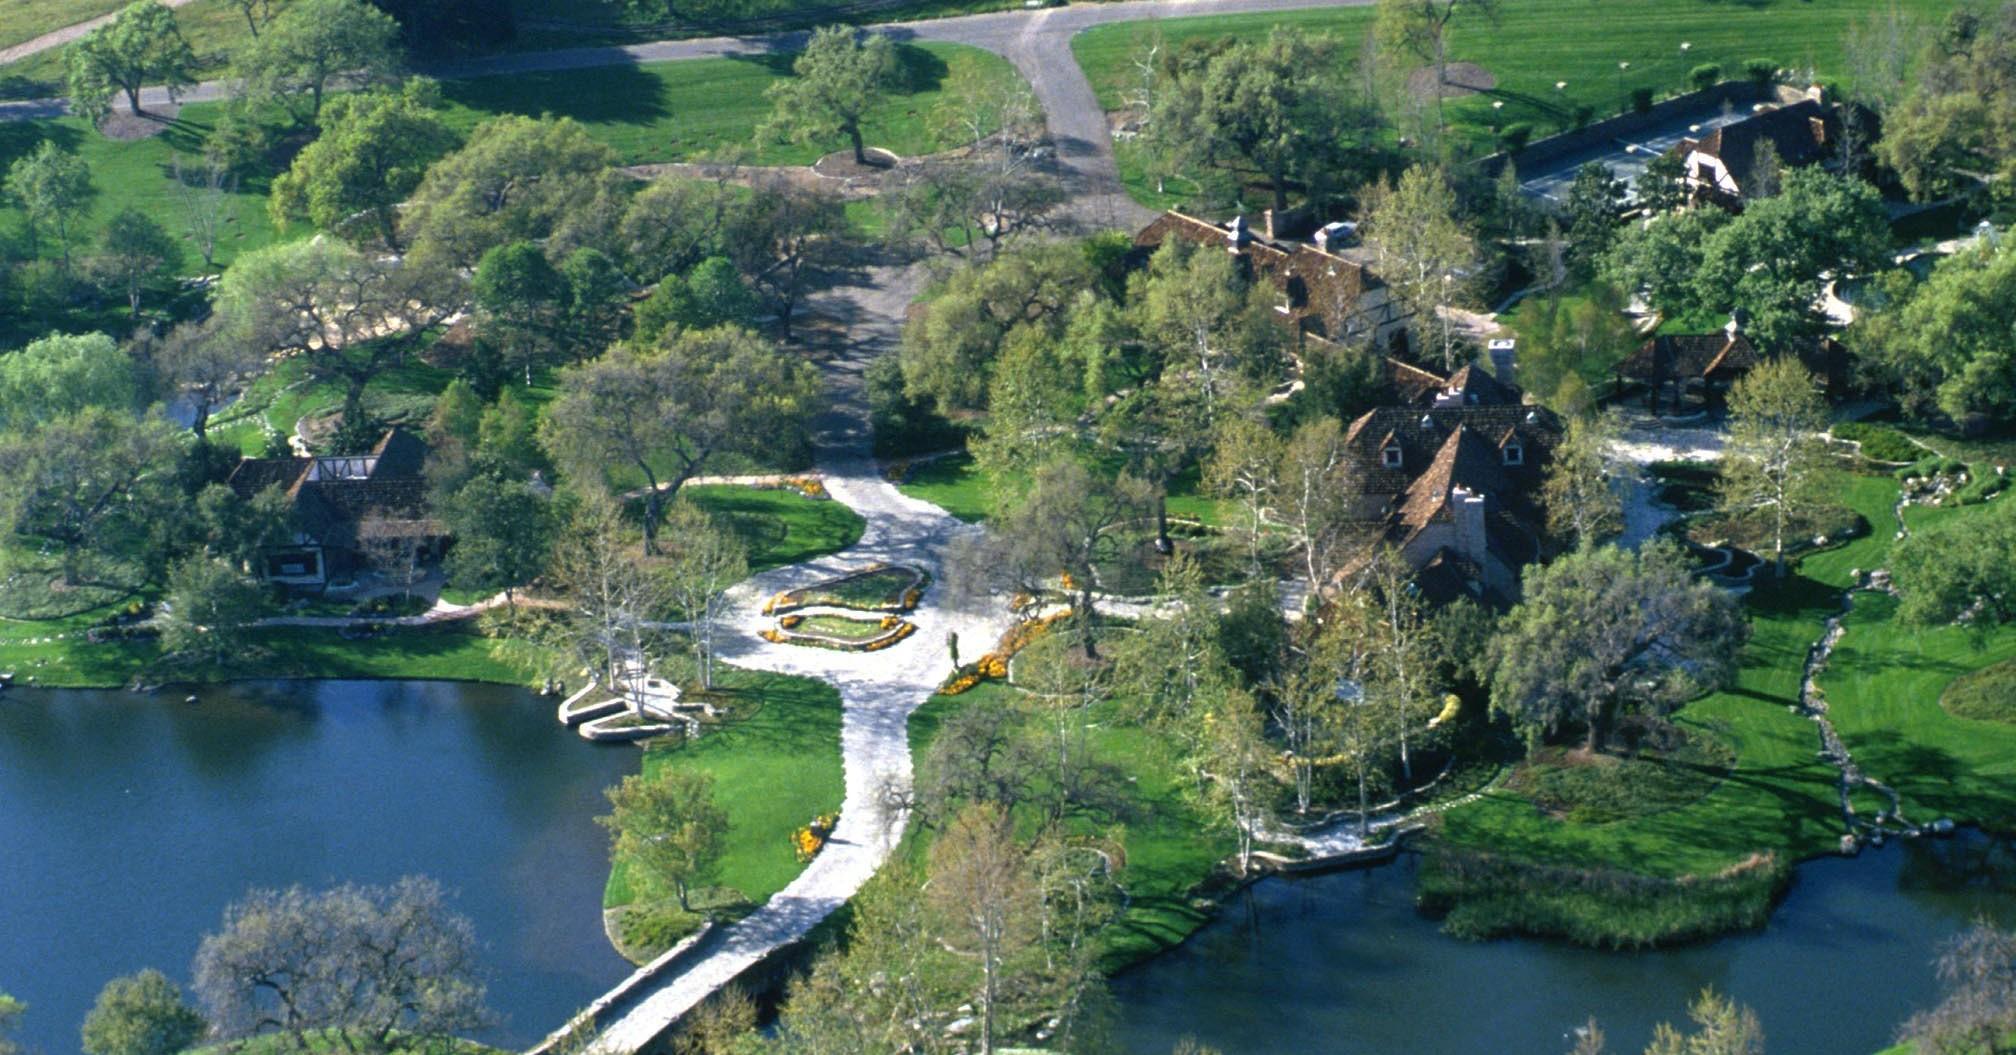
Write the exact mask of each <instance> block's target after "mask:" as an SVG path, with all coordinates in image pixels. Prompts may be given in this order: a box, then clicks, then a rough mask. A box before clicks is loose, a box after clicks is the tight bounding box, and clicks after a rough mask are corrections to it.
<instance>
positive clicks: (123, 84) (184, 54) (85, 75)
mask: <svg viewBox="0 0 2016 1055" xmlns="http://www.w3.org/2000/svg"><path fill="white" fill-rule="evenodd" d="M63 57H64V62H65V66H66V70H67V72H68V75H69V90H70V105H72V106H74V107H76V108H77V110H78V111H79V112H80V113H84V114H87V115H89V116H90V117H91V118H93V119H94V120H96V119H101V118H103V117H104V116H105V114H106V113H107V112H108V111H109V110H110V109H111V103H112V98H113V96H115V95H117V94H119V93H121V92H124V93H125V95H126V105H127V106H128V108H130V109H131V110H132V111H133V114H134V116H136V117H137V116H139V115H140V89H141V88H142V87H143V86H145V85H147V84H159V85H163V86H165V87H166V88H167V89H168V97H169V99H171V100H172V99H175V98H176V97H177V96H179V95H180V94H181V91H182V89H184V88H187V87H189V86H191V85H193V84H195V83H196V68H197V64H196V52H195V51H194V49H192V48H190V47H189V42H188V41H187V40H185V39H183V37H182V30H181V28H180V27H178V26H177V25H176V23H175V12H174V11H172V10H170V9H169V7H168V5H166V4H163V3H161V2H160V0H139V2H138V3H135V4H132V5H129V6H128V7H126V8H125V9H123V10H121V11H120V12H119V14H118V15H117V16H115V17H114V18H113V19H112V21H110V22H107V23H105V24H104V25H102V26H99V27H97V28H96V29H93V30H91V31H90V32H89V33H86V34H84V36H83V37H81V38H79V39H78V40H77V41H76V42H75V43H73V44H71V45H70V46H69V47H67V48H65V49H63Z"/></svg>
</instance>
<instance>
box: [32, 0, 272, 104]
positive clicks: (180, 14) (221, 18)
mask: <svg viewBox="0 0 2016 1055" xmlns="http://www.w3.org/2000/svg"><path fill="white" fill-rule="evenodd" d="M129 2H130V0H25V4H24V3H23V2H22V0H10V2H9V3H6V4H0V26H4V24H5V22H4V20H7V19H10V18H11V19H14V20H15V24H17V25H19V26H20V30H19V32H20V33H21V36H20V37H19V38H18V39H7V33H6V32H5V31H4V28H0V46H5V45H7V44H15V43H19V42H20V41H21V40H27V39H29V38H31V37H36V36H40V35H41V34H43V33H46V32H48V31H49V30H52V29H60V28H62V27H64V26H68V25H74V24H76V23H78V22H82V21H84V20H85V19H87V18H92V17H95V16H97V15H103V14H109V13H111V12H114V11H117V10H119V9H121V8H123V7H125V6H126V5H127V3H129ZM24 6H25V10H23V11H21V13H20V15H18V16H17V15H15V14H14V12H15V11H16V10H17V9H20V8H23V7H24ZM175 24H176V26H177V27H179V28H180V29H181V30H182V36H183V37H184V38H186V39H187V40H188V41H189V46H190V47H191V48H193V49H195V52H196V61H197V63H198V65H199V67H200V69H201V73H200V74H199V76H201V77H204V78H208V77H214V76H219V75H221V74H222V73H223V72H224V69H225V67H226V66H227V65H228V63H229V61H230V56H231V53H232V51H233V50H234V49H236V48H238V47H240V46H242V45H243V44H244V43H245V42H246V40H247V36H246V29H245V16H244V15H242V14H240V13H239V12H238V11H237V10H236V9H234V8H233V7H232V5H230V4H229V3H226V2H225V0H196V2H195V3H193V4H190V5H188V6H186V7H181V8H177V9H176V11H175ZM63 52H64V49H63V48H52V49H51V50H49V51H45V52H42V53H41V54H39V55H32V56H30V57H28V58H26V59H23V60H21V61H20V62H15V63H10V64H8V65H6V66H4V67H0V97H7V98H38V97H42V96H47V95H52V94H57V93H60V92H61V91H62V90H63Z"/></svg>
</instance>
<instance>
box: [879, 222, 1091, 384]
mask: <svg viewBox="0 0 2016 1055" xmlns="http://www.w3.org/2000/svg"><path fill="white" fill-rule="evenodd" d="M1093 278H1094V273H1093V270H1092V267H1091V265H1090V263H1089V261H1087V260H1086V258H1085V254H1084V253H1082V252H1080V251H1078V250H1077V249H1076V247H1074V246H1070V245H1068V244H1062V243H1057V244H1049V245H1030V246H1024V247H1017V248H1015V249H1011V250H1009V251H1008V252H1006V253H1004V254H1002V255H1001V256H999V257H996V258H994V259H992V260H989V261H988V262H987V263H986V264H984V265H982V266H980V267H975V268H961V269H959V270H956V271H954V272H953V273H952V274H951V275H950V276H949V277H948V278H946V279H945V281H944V284H943V286H942V287H940V288H939V289H938V290H936V291H935V295H934V294H930V293H927V295H926V298H925V299H924V301H923V307H922V309H921V310H919V311H918V312H917V313H916V314H915V315H914V316H913V317H912V318H911V319H910V321H909V322H908V323H906V324H905V325H904V327H903V344H902V347H901V348H900V349H898V351H897V358H898V361H899V363H900V365H901V367H902V371H903V390H904V392H905V393H906V394H907V395H908V396H910V397H911V398H913V399H928V400H930V401H931V402H932V403H933V404H935V405H936V407H937V409H938V411H939V412H940V413H946V414H950V413H957V412H959V411H965V410H979V409H982V408H984V407H985V406H986V405H987V395H988V392H989V390H990V388H991V386H992V382H993V375H994V368H995V363H996V360H997V359H998V358H999V356H1000V354H1001V349H1002V346H1003V344H1004V342H1005V341H1006V340H1007V339H1008V335H1009V333H1010V332H1011V331H1013V330H1015V329H1016V328H1017V327H1019V326H1032V327H1036V328H1038V329H1040V330H1042V331H1044V332H1046V333H1051V334H1054V333H1057V332H1059V331H1060V329H1061V327H1062V325H1063V323H1064V317H1065V311H1066V309H1067V308H1069V307H1070V306H1071V305H1072V304H1073V303H1074V302H1075V300H1076V299H1077V296H1078V293H1079V292H1080V291H1081V290H1083V289H1084V288H1085V287H1086V286H1087V285H1089V284H1090V283H1091V282H1092V281H1093Z"/></svg>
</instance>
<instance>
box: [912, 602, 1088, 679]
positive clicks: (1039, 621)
mask: <svg viewBox="0 0 2016 1055" xmlns="http://www.w3.org/2000/svg"><path fill="white" fill-rule="evenodd" d="M1070 614H1071V612H1070V610H1069V609H1066V610H1065V611H1061V612H1052V613H1051V614H1049V615H1046V616H1041V617H1039V618H1036V619H1025V620H1023V621H1021V622H1019V623H1016V624H1015V625H1014V626H1011V627H1009V628H1008V632H1007V633H1005V634H1002V635H1001V643H1000V644H999V645H996V646H995V648H994V651H992V652H989V653H987V654H986V655H984V656H981V657H980V658H979V659H977V660H975V661H973V662H972V663H970V664H968V665H967V666H964V667H960V668H959V669H958V670H956V671H953V672H952V678H951V680H949V681H947V682H946V683H945V684H944V685H943V686H941V687H940V688H939V689H938V691H939V692H940V693H942V694H944V695H946V696H957V695H959V694H960V693H962V692H967V691H969V690H971V689H972V688H973V687H974V686H975V685H978V684H980V683H981V682H983V681H987V680H989V679H992V680H994V681H1001V680H1003V679H1005V678H1007V677H1008V661H1009V660H1011V659H1014V658H1015V654H1016V653H1017V652H1020V651H1022V650H1023V649H1025V648H1028V647H1029V643H1030V642H1031V641H1034V640H1036V639H1037V638H1039V637H1042V636H1043V635H1044V634H1047V633H1049V632H1050V628H1051V627H1052V626H1054V625H1056V624H1057V622H1058V621H1059V620H1061V619H1063V618H1064V617H1066V616H1068V615H1070Z"/></svg>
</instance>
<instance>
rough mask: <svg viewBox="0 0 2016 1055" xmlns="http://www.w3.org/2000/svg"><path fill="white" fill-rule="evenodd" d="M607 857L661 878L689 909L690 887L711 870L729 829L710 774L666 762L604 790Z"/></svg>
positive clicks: (599, 820) (649, 877)
mask: <svg viewBox="0 0 2016 1055" xmlns="http://www.w3.org/2000/svg"><path fill="white" fill-rule="evenodd" d="M607 795H608V797H609V805H610V808H611V812H610V814H609V816H607V817H597V818H596V823H598V824H600V825H602V826H603V827H604V828H607V829H609V837H610V845H609V858H610V860H611V861H629V862H630V867H632V868H634V869H637V870H638V871H639V872H641V873H642V875H643V877H644V878H645V879H646V881H647V882H651V883H664V884H668V885H670V886H671V888H672V892H673V896H675V897H677V898H678V899H679V907H680V909H682V910H684V911H687V912H691V911H692V910H693V906H692V904H691V902H690V900H689V896H688V895H689V891H690V888H691V886H692V885H693V884H694V883H697V882H700V881H701V880H703V879H705V878H707V877H708V876H710V875H712V874H713V872H714V869H715V868H716V867H717V865H718V863H719V857H720V854H721V847H722V843H723V841H724V840H725V839H726V837H727V834H728V811H726V810H724V809H722V808H721V807H720V806H718V805H716V804H715V802H714V775H713V774H712V773H708V772H706V771H704V770H697V769H687V768H683V767H679V766H667V767H665V768H664V769H662V770H660V771H659V772H656V773H650V774H644V773H639V774H635V775H633V776H628V777H624V778H623V782H622V783H621V784H618V785H616V786H615V787H613V788H610V789H608V791H607Z"/></svg>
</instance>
